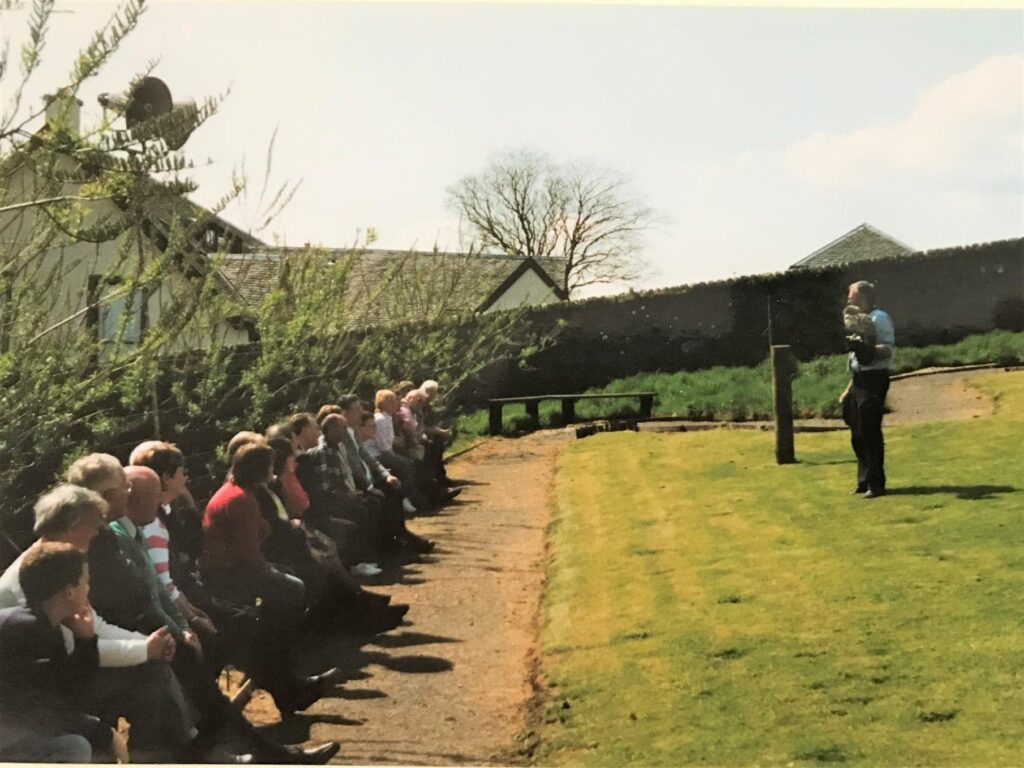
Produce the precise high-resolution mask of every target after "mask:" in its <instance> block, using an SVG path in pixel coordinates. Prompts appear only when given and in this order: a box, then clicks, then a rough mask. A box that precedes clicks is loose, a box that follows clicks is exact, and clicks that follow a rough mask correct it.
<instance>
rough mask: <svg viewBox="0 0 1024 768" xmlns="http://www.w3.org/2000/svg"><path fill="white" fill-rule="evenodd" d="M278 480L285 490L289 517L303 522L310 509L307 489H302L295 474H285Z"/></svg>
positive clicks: (285, 501) (285, 502) (285, 503)
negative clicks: (303, 517)
mask: <svg viewBox="0 0 1024 768" xmlns="http://www.w3.org/2000/svg"><path fill="white" fill-rule="evenodd" d="M277 479H278V480H280V481H281V487H282V488H284V505H285V507H286V508H287V509H288V516H289V517H294V518H298V519H300V520H301V519H302V516H303V515H304V514H305V513H306V510H307V509H309V495H308V494H307V493H306V489H305V488H303V487H302V483H300V482H299V478H297V477H296V476H295V473H294V472H283V473H282V474H281V475H280V476H279V477H278V478H277Z"/></svg>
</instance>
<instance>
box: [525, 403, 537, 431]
mask: <svg viewBox="0 0 1024 768" xmlns="http://www.w3.org/2000/svg"><path fill="white" fill-rule="evenodd" d="M524 405H526V415H527V416H529V417H530V422H531V423H532V424H533V427H534V429H539V428H540V400H527V401H526V403H524Z"/></svg>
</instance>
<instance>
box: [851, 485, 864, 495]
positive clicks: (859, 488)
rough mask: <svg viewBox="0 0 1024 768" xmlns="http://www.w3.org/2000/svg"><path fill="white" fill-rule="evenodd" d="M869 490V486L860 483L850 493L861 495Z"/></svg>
mask: <svg viewBox="0 0 1024 768" xmlns="http://www.w3.org/2000/svg"><path fill="white" fill-rule="evenodd" d="M867 492H868V487H867V486H866V485H858V486H857V487H856V488H854V489H853V490H852V491H850V495H851V496H861V495H863V494H865V493H867Z"/></svg>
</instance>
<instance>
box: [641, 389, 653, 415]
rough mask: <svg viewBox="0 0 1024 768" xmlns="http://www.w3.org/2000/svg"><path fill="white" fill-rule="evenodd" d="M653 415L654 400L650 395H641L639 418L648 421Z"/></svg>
mask: <svg viewBox="0 0 1024 768" xmlns="http://www.w3.org/2000/svg"><path fill="white" fill-rule="evenodd" d="M653 413H654V398H653V397H652V396H651V395H641V397H640V418H641V419H649V418H651V415H652V414H653Z"/></svg>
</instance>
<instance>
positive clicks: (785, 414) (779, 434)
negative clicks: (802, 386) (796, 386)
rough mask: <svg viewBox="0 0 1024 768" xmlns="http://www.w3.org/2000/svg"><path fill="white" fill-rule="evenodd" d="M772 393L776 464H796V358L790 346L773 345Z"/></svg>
mask: <svg viewBox="0 0 1024 768" xmlns="http://www.w3.org/2000/svg"><path fill="white" fill-rule="evenodd" d="M771 350H772V391H773V393H774V395H775V462H776V463H777V464H795V463H796V455H795V453H794V450H793V377H794V376H796V370H797V362H796V357H795V356H794V355H793V352H792V351H791V350H790V348H789V346H788V345H773V346H772V348H771Z"/></svg>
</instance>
